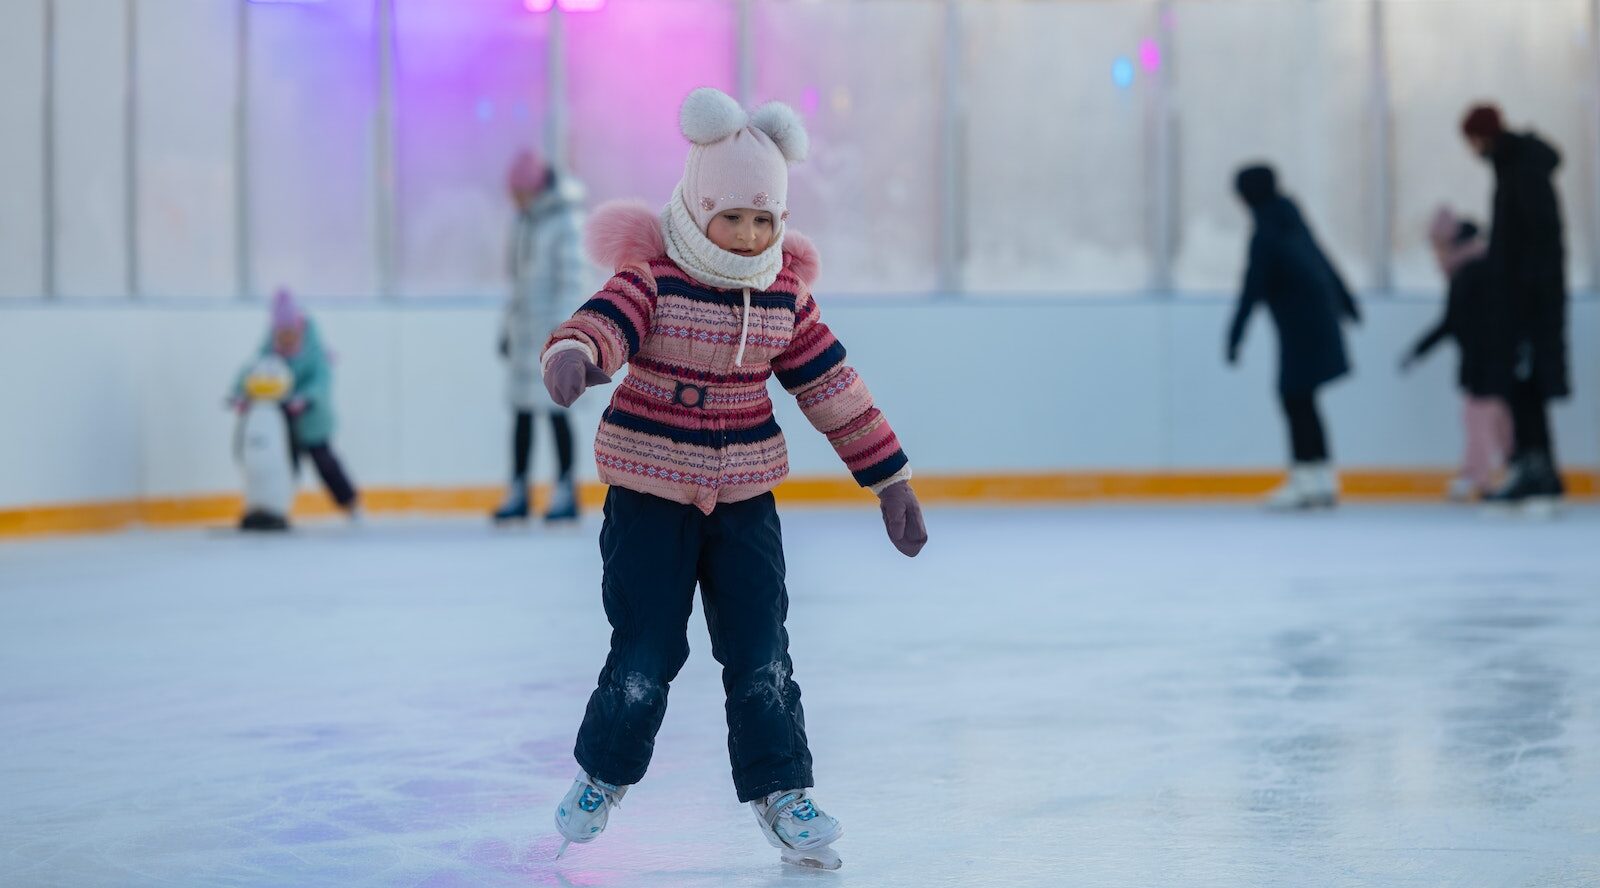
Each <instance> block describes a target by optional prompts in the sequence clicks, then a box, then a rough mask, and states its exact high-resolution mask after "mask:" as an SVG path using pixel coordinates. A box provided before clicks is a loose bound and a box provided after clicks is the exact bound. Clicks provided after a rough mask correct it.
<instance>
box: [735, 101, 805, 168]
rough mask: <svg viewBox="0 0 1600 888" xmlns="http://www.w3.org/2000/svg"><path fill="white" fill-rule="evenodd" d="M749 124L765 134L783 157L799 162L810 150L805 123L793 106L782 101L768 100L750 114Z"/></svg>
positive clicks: (791, 161)
mask: <svg viewBox="0 0 1600 888" xmlns="http://www.w3.org/2000/svg"><path fill="white" fill-rule="evenodd" d="M750 125H751V126H753V127H755V128H756V129H758V130H761V131H762V132H764V133H766V134H767V137H768V138H770V139H772V142H773V144H775V145H777V146H778V150H779V151H781V152H783V159H784V160H787V161H788V162H790V163H800V162H801V161H803V160H805V159H806V153H807V152H808V151H810V150H811V139H810V137H809V136H807V135H806V125H805V123H804V122H802V121H801V120H800V115H798V114H796V113H795V111H794V109H793V108H790V107H789V106H788V105H785V104H784V103H782V102H768V103H766V104H765V105H762V106H761V107H760V108H757V109H756V110H755V113H754V114H752V115H750Z"/></svg>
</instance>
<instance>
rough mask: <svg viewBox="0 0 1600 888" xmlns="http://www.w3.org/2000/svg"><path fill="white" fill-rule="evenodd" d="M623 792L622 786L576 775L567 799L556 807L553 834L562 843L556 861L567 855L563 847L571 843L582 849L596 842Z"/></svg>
mask: <svg viewBox="0 0 1600 888" xmlns="http://www.w3.org/2000/svg"><path fill="white" fill-rule="evenodd" d="M627 792H628V788H627V787H626V786H612V785H611V784H609V783H604V782H601V781H599V780H595V779H593V778H591V777H590V776H589V775H588V774H587V773H585V772H583V771H579V772H578V779H576V780H574V781H572V788H571V789H569V790H567V797H566V798H564V799H562V800H561V804H560V805H557V806H556V831H557V832H559V833H561V838H562V839H563V840H564V841H562V843H561V849H560V850H559V851H557V852H556V858H557V859H560V857H561V855H563V854H565V853H567V846H568V845H570V844H572V843H573V842H577V843H578V844H580V845H582V844H584V843H586V842H592V841H594V840H595V839H597V838H599V837H600V833H602V832H604V831H605V828H606V821H607V820H609V819H610V816H611V809H612V808H619V807H621V804H620V803H621V801H622V797H623V796H624V795H626V794H627Z"/></svg>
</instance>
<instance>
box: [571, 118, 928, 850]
mask: <svg viewBox="0 0 1600 888" xmlns="http://www.w3.org/2000/svg"><path fill="white" fill-rule="evenodd" d="M680 123H681V127H682V130H683V134H684V135H685V136H686V137H688V139H689V141H690V142H691V143H693V145H692V147H691V148H690V150H689V159H688V163H687V165H686V166H685V168H684V173H683V179H682V181H680V182H679V184H678V187H677V190H676V191H675V193H674V194H673V196H672V199H671V201H670V202H669V203H668V204H667V206H666V208H665V209H664V210H663V211H662V212H661V213H660V214H659V215H658V214H656V213H654V212H652V211H651V210H650V209H648V208H647V207H645V206H643V205H642V204H620V205H619V204H613V205H610V206H607V207H602V208H601V209H599V210H597V211H596V213H595V215H594V218H593V220H592V221H591V223H590V226H589V232H588V243H589V248H590V252H591V253H592V254H593V256H594V258H595V260H596V261H597V262H599V263H601V264H602V265H603V266H606V267H609V268H614V269H616V276H615V277H613V278H611V280H610V282H609V283H607V284H606V286H605V288H604V289H603V290H601V291H600V292H599V293H598V294H596V295H595V296H594V298H593V299H591V300H589V302H587V303H586V304H585V305H584V306H583V307H582V308H581V309H579V310H578V312H577V313H576V314H575V315H573V317H572V319H571V320H569V321H567V322H566V323H564V324H562V325H561V326H560V327H558V328H557V329H556V331H555V333H554V334H553V335H552V337H551V340H550V343H549V345H548V346H547V347H546V349H545V353H544V357H543V369H544V380H545V385H546V386H547V387H548V388H549V391H550V395H551V397H552V398H553V399H554V400H555V401H556V403H558V404H561V405H562V406H566V405H570V404H571V403H572V402H573V401H575V400H576V399H577V398H578V396H579V395H580V394H581V393H582V392H583V390H584V389H585V388H587V387H588V386H591V385H596V384H600V383H605V382H609V381H610V377H611V375H612V374H614V373H616V372H617V371H618V370H620V369H621V368H622V365H623V364H628V365H629V369H628V375H627V377H626V378H625V379H623V380H622V382H621V384H620V385H618V387H617V390H616V393H615V394H614V395H613V396H612V399H611V405H610V407H609V408H608V409H607V410H606V412H605V414H604V417H603V418H602V420H601V424H600V430H599V432H598V434H597V435H596V438H595V460H596V462H597V463H598V465H599V470H600V477H601V480H603V481H605V482H606V483H607V484H609V485H611V487H610V491H609V492H608V493H607V495H606V502H605V523H604V526H603V527H602V529H601V531H600V549H601V554H602V557H603V558H604V562H605V567H604V579H603V581H602V589H601V591H602V600H603V601H604V604H605V611H606V617H607V619H608V620H609V621H610V623H611V627H612V634H611V650H610V653H609V655H608V656H607V657H606V662H605V667H604V669H603V670H602V671H601V673H600V680H599V685H598V687H596V688H595V690H594V693H593V694H592V695H591V696H590V698H589V705H588V709H587V711H586V712H585V713H584V718H583V724H582V726H581V727H580V728H579V730H578V741H577V746H576V749H575V756H576V758H577V760H578V765H579V767H580V768H581V769H582V770H581V771H580V773H579V774H578V777H577V780H576V781H574V783H573V785H572V789H571V791H569V792H568V793H567V795H566V798H564V799H563V800H562V801H561V803H560V805H559V806H558V807H557V809H556V826H557V828H558V829H559V830H560V832H561V835H562V836H563V838H565V839H566V841H567V842H588V841H592V840H593V839H595V838H596V837H598V836H599V835H600V833H601V831H602V830H604V829H605V827H606V822H607V819H608V817H609V815H610V813H611V809H612V808H613V807H615V806H616V804H617V802H618V801H620V800H621V799H622V797H623V795H624V794H625V793H626V792H627V790H628V788H629V787H630V786H631V785H632V784H634V783H637V782H638V781H639V780H640V779H641V778H642V777H644V773H645V769H646V768H647V767H648V766H649V764H650V754H651V751H652V749H653V747H654V745H655V736H656V731H657V730H658V729H659V728H660V726H661V719H662V716H663V715H664V714H665V712H666V707H667V688H668V685H669V684H670V683H671V681H672V679H673V678H674V677H675V676H676V675H677V674H678V670H679V669H680V668H681V667H682V666H683V664H684V661H685V660H686V659H687V658H688V655H689V645H688V640H687V638H686V633H687V631H688V621H689V614H690V610H691V607H692V604H693V597H694V590H695V586H696V584H698V585H699V587H700V594H701V599H702V601H703V602H704V606H705V612H706V624H707V627H708V628H709V630H710V634H711V652H712V656H714V657H716V659H717V662H719V663H721V664H722V684H723V689H724V691H725V692H726V694H727V716H728V755H729V759H730V760H731V762H732V765H733V780H734V786H735V788H736V789H737V791H738V795H739V801H741V802H748V803H749V804H750V806H751V808H752V810H753V811H754V812H755V816H756V820H757V822H758V823H759V825H760V828H761V831H762V834H763V835H764V836H765V837H766V839H767V841H768V842H770V843H771V844H772V845H773V846H774V847H776V848H778V849H779V851H780V853H781V855H782V857H783V859H784V860H786V861H788V862H790V863H796V864H801V865H808V866H817V867H824V868H828V869H833V868H837V867H838V866H839V864H840V861H839V858H838V855H837V854H835V853H834V852H833V851H832V849H831V848H830V847H829V846H830V845H831V844H832V843H833V842H834V841H835V840H837V839H838V838H839V837H840V835H841V834H842V830H841V829H840V825H839V822H838V821H837V820H836V819H834V818H833V817H830V816H828V815H827V814H825V813H824V812H823V811H822V809H821V808H820V807H818V806H817V804H816V802H815V801H814V800H812V799H811V798H810V795H809V793H808V792H807V791H806V790H807V789H808V788H809V787H811V786H812V777H811V752H810V750H809V749H808V748H807V743H806V731H805V716H804V713H803V711H802V709H801V707H800V688H799V686H798V685H796V684H795V682H794V678H793V664H792V663H791V661H790V659H789V639H788V633H787V632H786V631H785V629H784V619H785V616H786V615H787V612H788V606H789V598H788V593H787V591H786V590H785V588H784V557H783V539H782V535H781V532H780V528H779V524H778V515H777V511H776V509H775V507H774V504H773V497H772V493H771V490H772V488H773V487H774V486H776V485H777V483H778V482H779V481H780V480H781V479H782V478H783V477H784V476H785V475H786V474H787V472H788V462H787V455H786V451H785V448H784V439H783V435H782V433H781V432H780V431H779V430H778V426H777V424H776V423H775V422H774V421H773V417H772V402H771V400H770V399H769V397H768V394H767V388H766V381H767V378H768V377H769V376H772V375H774V374H776V375H777V377H778V381H779V382H780V383H781V384H782V385H783V387H784V388H785V389H786V390H788V392H789V393H790V394H792V395H793V396H794V397H795V398H796V399H797V400H798V401H799V404H800V408H801V410H802V411H803V412H804V413H805V414H806V417H807V418H808V419H809V420H810V421H811V423H812V424H813V425H815V426H816V427H817V429H818V430H819V431H821V432H822V433H823V434H825V435H826V436H827V437H828V440H829V441H830V442H831V443H832V444H833V446H834V449H835V450H836V451H838V453H839V456H840V457H841V458H842V459H843V460H844V463H845V465H846V466H847V467H848V468H849V469H850V471H851V473H852V474H853V475H854V476H855V479H856V481H857V482H858V483H859V484H861V485H862V486H863V487H866V488H869V489H870V490H872V491H873V493H875V494H877V495H878V498H879V501H880V505H881V509H882V513H883V519H884V523H885V525H886V526H887V528H888V531H889V537H890V539H891V540H892V541H893V543H894V545H895V547H896V548H898V549H899V550H900V551H901V552H903V553H905V554H906V555H908V556H914V555H916V554H917V553H918V552H919V551H920V550H921V549H922V546H923V544H924V543H925V542H926V541H927V531H926V530H925V528H924V525H923V520H922V512H921V509H920V507H919V506H918V503H917V498H916V496H915V494H913V493H912V491H911V487H910V485H909V484H908V483H907V481H908V479H909V478H910V477H911V470H910V467H909V465H908V463H907V461H906V456H905V454H904V453H903V452H902V451H901V449H900V444H899V441H898V440H897V439H896V438H895V434H894V432H893V431H891V430H890V428H889V423H888V422H887V420H885V419H884V417H883V415H882V414H881V413H879V412H878V409H877V408H876V407H874V406H873V402H872V396H871V395H870V394H868V392H867V387H866V385H865V383H864V382H862V380H861V377H860V376H858V375H857V374H856V372H855V370H853V369H851V368H850V367H849V366H848V365H847V364H846V363H845V360H844V359H845V350H844V346H843V345H841V344H840V343H839V341H838V339H836V338H835V337H834V335H833V333H832V332H830V331H829V329H828V327H827V326H826V325H825V324H823V323H822V320H821V318H820V316H819V314H818V309H817V304H816V302H815V301H814V300H813V299H812V296H811V290H810V285H811V283H812V281H813V280H814V279H815V277H816V273H817V267H818V262H817V256H816V252H815V250H814V249H813V248H812V247H811V245H810V243H809V242H807V241H806V240H805V239H803V238H801V237H800V236H799V235H797V234H795V233H793V232H790V231H787V224H786V223H787V220H788V217H789V177H788V164H789V163H793V162H798V161H800V160H802V159H804V157H805V153H806V148H807V138H806V134H805V130H804V129H803V127H802V125H801V122H800V120H799V118H798V117H797V116H796V115H795V113H794V112H793V111H792V110H791V109H789V108H788V107H787V106H785V105H781V104H777V103H773V104H768V105H764V106H762V107H761V108H758V109H757V110H756V111H755V112H753V113H747V112H746V111H745V110H744V109H743V108H741V107H740V106H739V104H738V103H737V102H735V101H734V100H733V99H731V98H729V97H728V96H726V95H724V94H723V93H720V92H718V91H716V90H712V89H699V90H696V91H694V92H693V93H691V94H690V95H689V97H688V98H687V99H686V100H685V101H684V104H683V107H682V110H681V114H680ZM565 848H566V842H563V844H562V849H563V851H564V850H565Z"/></svg>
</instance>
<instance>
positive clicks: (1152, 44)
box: [1139, 38, 1161, 71]
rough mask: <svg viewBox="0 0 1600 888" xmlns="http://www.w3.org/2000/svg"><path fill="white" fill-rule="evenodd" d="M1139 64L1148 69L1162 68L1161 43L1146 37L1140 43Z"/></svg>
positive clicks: (1156, 69)
mask: <svg viewBox="0 0 1600 888" xmlns="http://www.w3.org/2000/svg"><path fill="white" fill-rule="evenodd" d="M1139 64H1141V65H1143V66H1144V69H1145V70H1146V71H1159V70H1161V44H1159V43H1157V42H1156V41H1154V40H1151V39H1149V38H1146V39H1145V40H1143V41H1140V43H1139Z"/></svg>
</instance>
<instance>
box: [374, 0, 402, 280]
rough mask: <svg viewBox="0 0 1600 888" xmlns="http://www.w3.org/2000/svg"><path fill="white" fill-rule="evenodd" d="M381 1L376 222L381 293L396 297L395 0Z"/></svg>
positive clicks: (375, 146) (375, 173)
mask: <svg viewBox="0 0 1600 888" xmlns="http://www.w3.org/2000/svg"><path fill="white" fill-rule="evenodd" d="M377 4H378V9H377V12H378V28H377V40H378V47H377V48H378V53H377V56H378V113H377V115H376V119H375V120H374V121H373V127H374V128H375V130H376V132H375V133H374V138H373V153H374V158H373V165H372V168H373V174H374V177H375V179H376V181H375V183H374V184H375V185H376V188H375V189H374V190H375V192H376V199H377V200H376V203H377V207H376V214H377V219H376V220H375V221H376V223H377V224H376V225H375V226H374V232H373V233H374V236H375V238H376V240H377V258H378V297H379V298H380V299H382V300H384V301H391V300H393V299H394V298H395V295H396V294H395V277H396V276H395V267H396V264H397V261H396V260H397V259H398V255H397V253H398V251H397V250H396V249H395V242H396V237H395V234H396V231H395V229H396V218H395V207H396V204H397V200H396V194H395V109H394V42H395V37H394V31H395V28H394V0H377Z"/></svg>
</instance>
